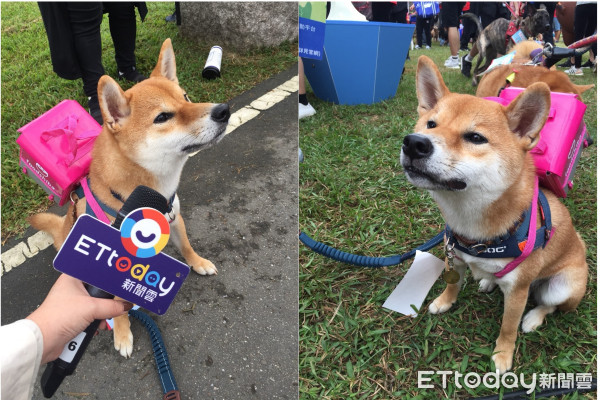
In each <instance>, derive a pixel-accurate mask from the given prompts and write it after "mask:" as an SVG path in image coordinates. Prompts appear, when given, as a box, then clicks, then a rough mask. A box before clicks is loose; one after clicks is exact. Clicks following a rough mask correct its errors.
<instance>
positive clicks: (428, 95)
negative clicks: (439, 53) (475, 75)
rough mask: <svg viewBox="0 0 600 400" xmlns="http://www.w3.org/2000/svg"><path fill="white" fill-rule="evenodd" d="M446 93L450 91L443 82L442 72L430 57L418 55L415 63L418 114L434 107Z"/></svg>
mask: <svg viewBox="0 0 600 400" xmlns="http://www.w3.org/2000/svg"><path fill="white" fill-rule="evenodd" d="M448 93H450V91H449V90H448V88H447V87H446V85H445V84H444V80H443V79H442V74H440V71H439V70H438V68H437V67H436V65H435V63H434V62H433V61H432V60H431V58H429V57H427V56H421V57H419V62H418V64H417V98H418V100H419V106H418V107H417V111H418V112H419V115H422V114H423V113H425V112H427V111H429V110H431V109H432V108H433V107H435V105H436V104H437V102H438V101H439V100H440V99H441V98H442V97H444V96H445V95H447V94H448Z"/></svg>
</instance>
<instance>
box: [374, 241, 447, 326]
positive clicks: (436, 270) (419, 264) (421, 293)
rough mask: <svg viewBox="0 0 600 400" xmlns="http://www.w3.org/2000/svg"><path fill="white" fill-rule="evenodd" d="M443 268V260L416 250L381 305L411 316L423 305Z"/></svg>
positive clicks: (414, 315)
mask: <svg viewBox="0 0 600 400" xmlns="http://www.w3.org/2000/svg"><path fill="white" fill-rule="evenodd" d="M443 270H444V262H443V261H442V260H440V259H439V258H437V257H436V256H434V255H432V254H429V253H426V252H421V251H418V250H417V254H416V255H415V259H414V261H413V263H412V265H411V266H410V268H409V269H408V271H407V272H406V275H404V278H402V280H401V281H400V283H399V284H398V286H396V289H394V291H393V292H392V294H391V295H390V297H388V298H387V300H386V301H385V303H383V307H385V308H387V309H390V310H392V311H396V312H399V313H401V314H404V315H410V316H412V317H413V318H414V317H416V316H417V314H416V313H415V310H414V309H413V308H412V307H411V304H412V305H414V306H415V308H416V309H417V310H419V309H420V308H421V305H423V301H424V300H425V297H426V296H427V293H429V291H430V290H431V288H432V287H433V284H434V283H435V281H436V280H437V279H438V278H439V276H440V275H441V274H442V271H443Z"/></svg>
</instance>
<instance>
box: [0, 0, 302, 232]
mask: <svg viewBox="0 0 600 400" xmlns="http://www.w3.org/2000/svg"><path fill="white" fill-rule="evenodd" d="M148 10H149V12H148V15H147V17H146V20H145V22H143V23H141V22H140V21H139V17H138V24H137V40H136V58H137V68H138V70H139V71H141V72H142V73H144V74H146V75H148V74H150V72H151V71H152V69H153V68H154V65H155V64H156V61H157V59H158V53H159V51H160V46H161V44H162V42H163V41H164V40H165V39H166V38H171V39H172V41H173V47H174V50H175V55H176V59H177V72H178V77H179V82H180V83H181V85H182V86H183V87H184V88H185V89H186V91H187V93H188V94H189V96H190V98H191V99H192V101H195V102H215V103H218V102H226V101H228V100H230V99H232V98H233V97H235V96H237V95H239V94H241V93H243V92H244V91H246V90H249V89H251V88H252V87H254V86H255V85H256V84H257V83H259V82H261V81H264V80H265V79H267V78H269V77H270V76H272V75H273V74H275V73H277V72H280V71H282V70H285V69H287V68H289V67H290V66H291V65H293V63H295V62H296V61H297V54H298V52H297V51H298V46H297V42H294V43H284V44H282V45H280V46H278V47H275V48H264V49H259V50H252V51H248V52H245V53H236V52H233V51H231V50H230V49H228V48H227V47H226V46H224V54H223V61H222V68H221V69H222V78H221V79H216V80H213V81H207V80H204V79H202V77H201V72H202V69H203V68H204V63H205V62H206V57H207V56H208V52H209V51H210V48H211V46H213V45H214V43H207V42H203V41H202V40H201V38H199V39H198V40H193V39H190V38H184V37H183V36H182V35H180V33H179V28H178V27H177V26H176V25H175V24H174V23H166V22H165V20H164V18H165V17H166V16H167V15H170V14H172V13H173V10H174V5H173V2H166V3H154V2H149V3H148ZM1 11H2V27H1V29H2V225H1V235H2V241H3V242H4V241H6V239H7V238H9V237H10V236H12V235H15V234H18V233H20V232H22V231H23V230H24V229H25V228H26V227H27V222H26V220H25V218H26V217H27V216H28V215H31V214H34V213H36V212H38V211H40V210H44V209H47V208H48V207H49V206H50V205H51V204H52V203H51V202H50V201H49V200H47V198H46V194H45V192H44V191H43V190H42V189H41V188H40V187H39V186H38V185H37V184H35V183H34V182H33V181H32V180H31V179H29V178H28V177H26V176H25V175H23V174H22V173H20V169H19V166H18V163H19V159H18V147H17V145H16V143H15V139H16V138H17V136H18V133H17V129H19V128H20V127H21V126H23V125H25V124H26V123H27V122H29V121H31V120H32V119H34V118H36V117H38V116H39V115H41V114H43V113H44V112H45V111H47V110H49V109H50V108H52V107H53V106H55V105H56V104H58V103H59V102H60V101H62V100H64V99H74V100H77V101H79V103H80V104H82V105H83V106H84V107H87V100H86V98H85V95H84V93H83V86H82V83H81V80H76V81H68V80H64V79H61V78H59V77H58V76H57V75H56V74H55V73H54V72H53V71H52V65H51V62H50V50H49V48H48V41H47V38H46V31H45V29H44V25H43V23H42V18H41V16H40V12H39V9H38V6H37V3H31V2H30V3H14V2H9V3H7V2H3V3H2V4H1ZM107 19H108V15H105V16H104V21H103V22H102V28H101V35H102V47H103V51H102V55H103V63H104V68H105V71H106V73H107V74H109V75H111V76H113V77H115V76H116V63H115V60H114V48H113V44H112V39H111V36H110V32H109V27H108V20H107ZM122 85H123V88H124V89H127V88H129V87H131V84H129V83H122Z"/></svg>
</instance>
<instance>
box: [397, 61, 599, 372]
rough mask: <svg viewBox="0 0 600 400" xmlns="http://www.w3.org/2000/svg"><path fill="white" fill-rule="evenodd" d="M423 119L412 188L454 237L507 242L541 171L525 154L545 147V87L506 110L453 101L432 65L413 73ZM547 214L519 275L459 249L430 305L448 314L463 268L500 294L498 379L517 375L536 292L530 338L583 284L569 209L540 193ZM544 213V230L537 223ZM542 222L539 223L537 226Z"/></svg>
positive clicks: (405, 154)
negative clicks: (430, 202)
mask: <svg viewBox="0 0 600 400" xmlns="http://www.w3.org/2000/svg"><path fill="white" fill-rule="evenodd" d="M417 96H418V103H419V104H418V112H419V120H418V122H417V124H416V126H415V133H413V134H410V135H408V136H406V137H405V139H404V143H403V147H402V153H401V163H402V166H403V168H404V170H405V173H406V176H407V178H408V180H409V181H410V182H411V183H413V184H414V185H415V186H417V187H420V188H423V189H427V190H428V191H429V192H430V194H431V196H432V197H433V198H434V200H435V201H436V202H437V204H438V206H439V207H440V210H441V212H442V215H443V216H444V219H445V220H446V223H447V224H448V226H449V227H450V228H451V229H452V231H453V232H455V233H456V234H458V235H460V236H461V237H463V238H468V239H470V240H473V241H475V243H486V242H487V241H490V240H491V239H494V238H497V237H500V236H503V235H504V234H506V233H507V232H508V231H509V230H510V229H511V228H512V227H513V226H515V224H516V223H517V221H519V220H520V218H521V215H522V214H523V212H524V211H525V210H527V209H529V207H530V206H531V203H532V198H533V193H534V180H535V179H536V176H535V168H534V164H533V159H532V157H531V155H530V154H529V150H531V149H532V148H533V147H534V146H535V145H536V143H537V142H538V140H539V132H540V130H541V129H542V127H543V126H544V123H545V121H546V119H547V116H548V110H549V107H550V91H549V89H548V86H547V85H546V84H545V83H536V84H533V85H531V86H529V87H528V88H527V89H526V90H525V91H524V92H523V93H521V94H520V95H519V96H518V97H517V98H516V99H515V100H514V101H513V102H511V103H510V104H509V105H508V106H506V107H503V106H501V105H500V104H497V103H494V102H490V101H488V100H484V99H480V98H477V97H474V96H470V95H464V94H457V93H450V91H449V90H448V88H447V87H446V85H445V84H444V82H443V80H442V76H441V74H440V72H439V70H438V69H437V67H436V66H435V64H434V63H433V61H431V60H430V59H429V58H427V57H424V56H421V57H420V58H419V62H418V66H417ZM542 190H543V192H544V194H545V195H546V198H547V199H548V203H549V206H550V210H551V214H552V225H553V227H554V228H555V233H554V236H553V237H552V238H551V240H550V241H549V242H548V243H547V244H546V246H545V247H543V248H539V249H537V250H534V251H533V252H532V253H531V254H530V255H529V257H528V258H526V259H525V261H524V262H523V263H521V264H520V265H519V266H518V267H517V268H516V269H514V270H512V271H511V272H509V273H507V274H506V275H504V276H502V277H500V278H498V277H496V275H494V274H496V273H498V272H499V271H501V270H503V269H504V267H505V266H506V265H507V264H508V263H509V262H510V261H512V258H481V257H474V256H471V255H470V254H466V253H464V252H461V251H456V256H457V259H456V260H455V265H454V267H455V268H456V270H457V272H458V273H459V275H460V278H459V280H458V282H457V283H455V284H448V285H447V287H446V289H445V290H444V292H443V293H442V294H441V295H440V296H439V297H438V298H436V299H435V300H434V301H433V302H432V303H431V305H430V307H429V311H430V312H431V313H433V314H437V313H443V312H445V311H448V310H449V309H450V307H451V306H452V305H453V304H454V302H455V301H456V299H457V297H458V292H459V290H460V288H461V285H462V284H463V280H464V275H465V270H466V268H467V267H469V268H470V269H471V272H472V274H473V277H474V278H475V279H477V280H479V281H480V282H479V289H480V291H485V292H487V291H491V290H492V289H493V288H494V287H495V286H499V287H500V289H501V290H502V292H503V293H504V315H503V318H502V326H501V328H500V335H499V336H498V339H497V340H496V347H495V348H494V354H493V356H492V359H493V361H494V363H495V365H496V369H497V371H499V372H500V373H505V372H506V371H508V370H509V369H510V368H511V367H512V360H513V352H514V350H515V340H516V337H517V330H518V327H519V324H520V323H521V317H522V316H523V312H524V310H525V305H526V303H527V298H528V295H529V292H530V291H531V292H532V293H533V295H534V297H535V299H536V301H537V306H536V307H535V308H533V309H532V310H530V311H529V312H528V313H527V314H526V315H525V316H524V317H523V319H522V323H521V326H522V329H523V331H524V332H530V331H532V330H534V329H536V328H537V327H538V326H540V325H541V324H542V323H543V321H544V318H545V316H546V315H547V314H550V313H552V312H554V311H555V310H556V309H560V310H564V311H568V310H573V309H574V308H575V307H577V305H578V304H579V302H580V301H581V299H582V297H583V295H584V293H585V290H586V284H587V274H588V272H587V271H588V268H587V264H586V250H585V244H584V243H583V241H582V240H581V238H580V237H579V235H578V234H577V232H576V231H575V229H574V227H573V224H572V222H571V217H570V215H569V212H568V210H567V209H566V207H565V206H564V205H563V204H562V203H561V202H560V201H559V200H558V199H557V198H556V197H555V196H554V195H553V194H552V193H551V192H549V191H547V190H545V189H542ZM540 219H541V218H540V215H539V212H538V222H539V221H540ZM539 226H540V224H538V227H539Z"/></svg>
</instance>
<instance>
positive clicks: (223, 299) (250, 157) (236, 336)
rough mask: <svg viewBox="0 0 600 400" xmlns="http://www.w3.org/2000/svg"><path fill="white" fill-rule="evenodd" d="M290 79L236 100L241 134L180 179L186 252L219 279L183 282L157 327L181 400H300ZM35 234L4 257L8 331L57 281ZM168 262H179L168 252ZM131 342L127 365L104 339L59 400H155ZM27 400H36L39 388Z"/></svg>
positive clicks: (146, 358) (294, 123)
mask: <svg viewBox="0 0 600 400" xmlns="http://www.w3.org/2000/svg"><path fill="white" fill-rule="evenodd" d="M296 73H297V67H296V66H294V67H293V68H290V69H289V70H287V71H285V72H282V73H280V74H278V75H276V76H274V77H272V78H271V79H269V80H267V81H265V82H263V83H261V84H259V85H257V86H256V87H255V88H253V89H252V90H250V91H248V92H246V93H244V94H242V95H240V96H238V97H236V98H235V99H233V100H232V101H231V102H230V106H231V107H232V112H234V114H233V115H232V120H231V122H232V127H233V126H234V125H235V126H237V128H236V129H235V130H233V131H232V132H231V133H230V134H229V135H228V136H227V137H225V138H224V139H223V141H222V142H221V143H220V144H219V145H218V146H216V147H214V148H212V149H209V150H206V151H204V152H201V153H198V154H197V155H195V156H194V157H192V158H191V159H190V161H188V163H187V164H186V167H185V169H184V172H183V174H182V181H181V186H180V189H179V191H178V195H179V198H180V200H181V204H182V210H181V212H182V215H183V216H184V217H185V219H186V224H187V230H188V234H189V237H190V240H191V242H192V245H193V246H194V248H195V249H196V251H197V252H198V253H199V254H200V255H202V256H203V257H205V258H208V259H210V260H211V261H213V262H214V263H215V265H216V266H217V268H218V269H219V274H218V275H217V276H210V277H205V276H200V275H197V274H195V273H193V272H192V273H190V275H189V277H188V278H187V280H186V282H185V283H184V285H183V287H182V289H181V291H180V292H179V293H178V295H177V297H176V298H175V301H174V302H173V304H172V306H171V308H170V309H169V311H168V312H167V313H166V314H165V315H163V316H156V315H152V317H153V319H154V320H155V321H156V322H157V324H158V326H159V328H160V329H161V332H162V335H163V338H164V340H165V344H166V346H167V350H168V353H169V358H170V361H171V365H172V369H173V371H174V374H175V378H176V379H177V384H178V386H179V389H180V391H181V398H182V399H194V400H197V399H227V400H231V399H253V398H256V399H296V398H297V396H298V268H297V265H298V238H297V232H298V153H297V146H298V142H297V141H298V119H297V110H298V108H297V107H298V106H297V78H296V80H294V77H295V76H296ZM282 85H283V86H282ZM286 88H288V89H289V88H291V89H290V90H287V94H286V90H285V89H286ZM290 92H291V94H290ZM265 94H271V96H269V97H268V98H265V97H262V96H263V95H265ZM259 98H260V100H259V101H256V100H257V99H259ZM236 111H239V112H237V113H235V112H236ZM54 211H56V212H58V213H60V212H61V211H62V212H63V213H64V209H63V210H61V209H58V208H57V209H56V210H54ZM33 234H35V232H34V231H31V232H28V235H27V236H26V238H25V239H22V238H21V239H19V240H18V241H17V240H10V241H9V242H8V243H6V245H5V246H3V247H2V251H3V255H2V264H3V276H2V280H1V285H2V292H1V297H2V317H1V320H2V324H3V325H4V324H7V323H11V322H13V321H15V320H17V319H20V318H23V317H25V316H26V315H27V314H29V313H30V312H32V311H33V310H34V309H35V308H36V307H37V306H38V305H39V304H40V303H41V301H42V300H43V299H44V297H45V295H46V293H47V292H48V290H49V289H50V287H51V286H52V284H53V283H54V281H55V280H56V278H57V277H58V273H57V272H56V271H54V269H53V268H52V266H51V265H52V259H53V258H54V256H55V254H56V252H55V250H54V249H53V248H52V247H48V248H45V249H43V250H40V251H38V250H37V249H39V248H44V247H45V246H46V245H45V244H44V238H43V237H42V236H40V235H37V236H32V235H33ZM15 249H16V250H15ZM165 252H166V253H167V254H171V255H174V256H176V257H178V258H179V259H181V260H182V258H181V257H179V256H178V255H177V252H176V250H175V249H174V248H173V247H172V246H168V247H167V249H166V250H165ZM7 253H8V255H9V256H6V254H7ZM19 254H20V255H19ZM132 331H133V334H134V352H133V355H132V358H131V359H128V360H126V359H124V358H123V357H121V356H120V355H119V354H118V353H117V352H116V351H115V350H114V348H113V344H112V342H113V340H112V334H110V333H108V332H101V333H100V335H98V336H97V337H96V338H94V340H93V341H92V343H91V344H90V346H89V347H88V350H87V352H86V354H85V355H84V357H83V359H82V360H81V362H80V363H79V366H78V367H77V370H76V372H75V374H74V375H72V376H70V377H67V378H66V379H65V381H64V382H63V384H62V386H61V387H60V388H59V390H58V392H57V394H56V395H55V396H54V398H55V399H84V400H92V399H117V400H119V399H139V400H149V399H159V398H162V391H161V386H160V383H159V379H158V374H157V373H156V367H155V363H154V359H153V356H152V350H151V345H150V341H149V339H148V335H147V333H146V331H145V329H144V328H143V327H142V326H141V324H140V323H139V322H138V321H136V320H132ZM43 370H44V367H43V366H42V367H41V368H40V376H41V373H42V372H43ZM34 399H43V396H42V394H41V391H40V389H39V387H37V388H36V391H35V392H34Z"/></svg>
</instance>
